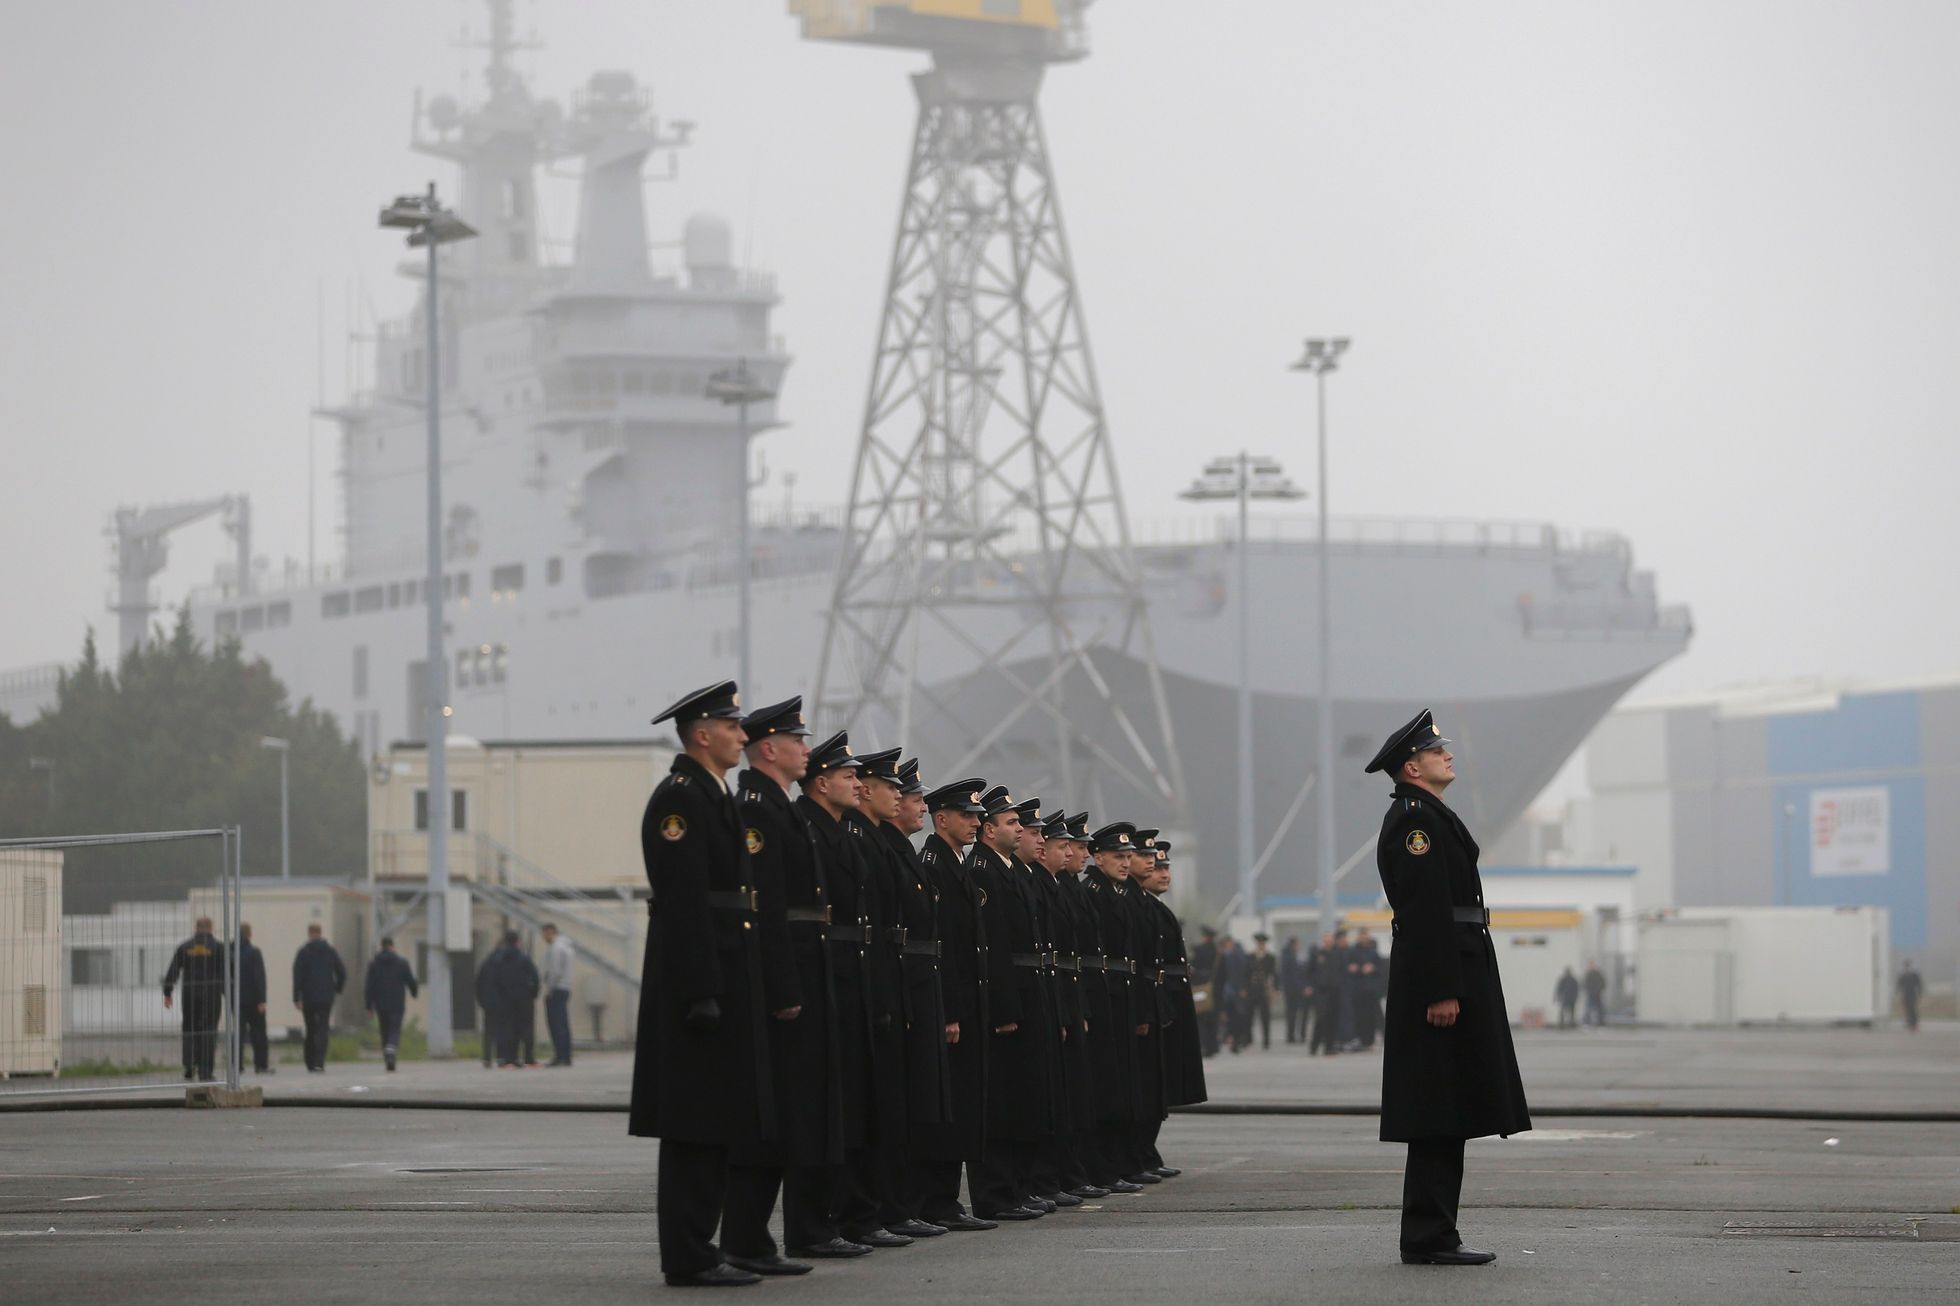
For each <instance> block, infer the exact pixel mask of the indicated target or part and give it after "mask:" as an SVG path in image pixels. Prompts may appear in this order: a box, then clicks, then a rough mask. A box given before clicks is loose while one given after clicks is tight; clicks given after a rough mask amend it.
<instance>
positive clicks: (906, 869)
mask: <svg viewBox="0 0 1960 1306" xmlns="http://www.w3.org/2000/svg"><path fill="white" fill-rule="evenodd" d="M872 833H873V834H874V835H875V836H876V838H877V841H878V846H879V848H880V849H881V850H882V851H883V852H884V856H885V866H886V873H887V875H888V876H889V877H890V879H891V883H892V886H893V903H894V905H895V907H896V908H897V912H898V923H899V927H900V928H901V929H903V930H904V931H905V933H904V936H903V938H902V939H901V940H900V943H899V950H900V953H901V958H900V975H901V977H902V979H903V982H904V985H905V1011H904V1016H905V1092H906V1101H905V1111H906V1119H907V1121H908V1122H909V1123H913V1124H937V1123H939V1122H941V1121H944V1120H947V1119H950V1118H951V1117H952V1114H953V1103H952V1089H951V1086H950V1085H949V1084H948V1083H947V1078H946V1075H947V1071H946V1003H945V999H944V998H943V997H942V996H941V994H940V991H939V951H938V950H939V941H938V940H939V925H938V919H937V918H938V911H937V908H938V900H939V894H938V891H937V890H936V889H934V888H933V886H932V884H931V883H930V882H929V881H928V880H927V879H926V875H925V871H924V869H923V868H922V867H921V866H920V865H919V854H918V853H917V851H915V850H914V849H913V847H912V841H911V840H910V839H908V838H906V837H905V835H904V834H903V833H902V832H901V831H900V830H899V828H898V827H897V826H895V825H892V824H890V823H888V822H880V823H879V824H878V825H877V826H876V827H875V828H874V829H873V831H872Z"/></svg>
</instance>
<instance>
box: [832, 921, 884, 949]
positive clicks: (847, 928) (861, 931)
mask: <svg viewBox="0 0 1960 1306" xmlns="http://www.w3.org/2000/svg"><path fill="white" fill-rule="evenodd" d="M823 936H824V937H825V938H826V939H829V940H830V941H831V942H832V943H855V944H857V945H859V946H860V947H862V946H863V945H865V944H867V943H873V942H876V940H877V937H878V927H877V926H875V925H859V924H855V923H853V924H850V925H829V926H826V927H825V928H824V932H823Z"/></svg>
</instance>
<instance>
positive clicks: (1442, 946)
mask: <svg viewBox="0 0 1960 1306" xmlns="http://www.w3.org/2000/svg"><path fill="white" fill-rule="evenodd" d="M1449 742H1450V741H1449V740H1447V739H1445V738H1443V735H1442V732H1441V730H1440V729H1438V728H1437V726H1436V724H1435V721H1434V720H1433V718H1432V717H1431V715H1430V713H1429V712H1428V711H1427V710H1426V709H1425V710H1424V711H1423V712H1422V713H1421V714H1420V715H1418V716H1417V717H1416V718H1415V720H1413V721H1411V722H1409V724H1408V725H1406V726H1404V727H1402V728H1401V729H1400V730H1398V731H1396V732H1395V733H1394V734H1393V735H1391V736H1390V737H1389V739H1388V742H1387V743H1385V744H1383V745H1382V749H1381V751H1380V752H1379V753H1377V754H1376V755H1375V758H1374V760H1373V761H1371V762H1369V764H1368V767H1367V770H1368V771H1369V772H1370V773H1373V772H1375V771H1384V772H1387V773H1388V775H1389V777H1390V779H1392V780H1393V781H1394V782H1395V792H1394V796H1393V798H1392V799H1391V800H1390V802H1389V808H1388V811H1387V812H1386V813H1385V814H1384V815H1383V817H1382V829H1381V837H1380V839H1379V840H1378V842H1377V843H1376V846H1375V864H1376V866H1377V868H1378V869H1379V870H1380V872H1381V880H1382V890H1383V892H1384V893H1385V894H1387V896H1388V902H1389V906H1390V907H1392V908H1393V909H1394V911H1395V924H1394V931H1395V934H1394V952H1393V964H1392V965H1391V966H1390V968H1389V980H1388V1013H1387V1018H1386V1020H1385V1022H1384V1038H1385V1047H1384V1049H1383V1055H1382V1123H1381V1136H1382V1138H1383V1140H1384V1141H1392V1142H1405V1143H1407V1144H1408V1145H1409V1162H1408V1168H1407V1170H1406V1172H1405V1174H1404V1177H1403V1186H1402V1231H1401V1247H1402V1259H1403V1260H1404V1261H1405V1262H1409V1263H1411V1264H1432V1265H1481V1264H1485V1263H1486V1262H1489V1261H1492V1260H1495V1259H1496V1257H1495V1256H1494V1255H1493V1254H1492V1253H1490V1252H1482V1251H1475V1250H1472V1249H1470V1248H1466V1247H1464V1246H1463V1240H1462V1239H1461V1238H1460V1237H1459V1236H1458V1234H1457V1229H1456V1214H1457V1200H1458V1196H1459V1194H1460V1193H1461V1191H1462V1188H1463V1143H1464V1140H1465V1139H1470V1138H1482V1137H1484V1136H1486V1135H1489V1134H1501V1135H1507V1136H1508V1135H1510V1134H1516V1133H1522V1132H1523V1131H1525V1130H1527V1129H1529V1128H1531V1115H1530V1112H1529V1110H1528V1109H1527V1108H1526V1106H1525V1100H1524V1085H1523V1082H1522V1080H1521V1078H1520V1077H1519V1074H1518V1059H1517V1054H1516V1052H1515V1051H1514V1050H1513V1049H1512V1046H1511V1027H1510V1023H1509V1017H1508V1015H1507V1014H1506V1008H1505V1005H1504V989H1503V986H1502V985H1501V984H1500V983H1499V980H1498V974H1497V952H1496V949H1495V948H1493V947H1492V946H1491V940H1490V929H1489V922H1490V917H1489V913H1488V912H1487V911H1486V910H1485V909H1484V892H1483V882H1482V879H1481V878H1480V877H1479V875H1478V873H1477V843H1476V840H1474V839H1472V838H1471V837H1470V831H1469V830H1468V829H1467V828H1465V826H1464V824H1463V822H1462V821H1461V820H1460V819H1458V817H1457V815H1456V813H1454V812H1452V811H1451V810H1450V809H1449V808H1448V807H1447V806H1446V805H1445V804H1444V803H1443V791H1444V790H1445V789H1446V788H1448V787H1449V785H1450V782H1451V781H1453V780H1454V779H1455V778H1456V769H1455V759H1454V758H1453V757H1452V756H1451V755H1450V751H1449Z"/></svg>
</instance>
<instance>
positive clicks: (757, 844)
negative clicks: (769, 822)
mask: <svg viewBox="0 0 1960 1306" xmlns="http://www.w3.org/2000/svg"><path fill="white" fill-rule="evenodd" d="M742 841H743V842H744V843H746V844H748V846H749V856H751V857H753V856H755V855H756V854H757V853H759V852H761V851H762V831H760V830H758V829H756V828H755V827H754V826H753V825H752V826H750V827H749V828H748V830H747V831H746V832H745V833H744V835H743V837H742Z"/></svg>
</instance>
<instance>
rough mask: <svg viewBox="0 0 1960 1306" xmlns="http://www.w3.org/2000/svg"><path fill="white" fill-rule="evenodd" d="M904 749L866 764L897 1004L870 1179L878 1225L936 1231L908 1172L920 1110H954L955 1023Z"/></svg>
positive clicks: (883, 1050)
mask: <svg viewBox="0 0 1960 1306" xmlns="http://www.w3.org/2000/svg"><path fill="white" fill-rule="evenodd" d="M903 751H904V750H902V749H898V748H888V749H885V750H884V751H883V752H878V753H866V754H863V755H862V757H861V758H860V760H861V761H862V762H863V763H864V765H863V767H862V768H861V769H860V770H859V771H858V778H859V779H860V780H861V781H862V782H863V786H864V796H863V802H862V804H861V806H860V808H859V811H858V813H857V816H858V820H859V822H860V824H861V826H862V836H863V844H864V853H865V859H866V862H867V863H868V864H869V865H870V866H871V867H872V869H873V871H874V872H875V878H876V879H877V880H878V886H879V893H880V911H879V917H878V919H879V925H880V932H879V943H880V945H881V949H882V953H881V955H882V957H883V960H884V963H885V964H884V967H883V972H884V980H885V983H886V984H888V985H889V987H890V990H891V998H892V1001H893V1004H894V1005H895V1006H896V1008H897V1019H896V1020H895V1022H894V1023H893V1025H892V1026H891V1027H890V1028H889V1029H882V1030H880V1031H879V1045H878V1055H877V1071H878V1104H877V1111H878V1138H877V1145H876V1147H875V1148H874V1149H873V1155H874V1158H875V1160H874V1171H873V1173H872V1174H870V1175H869V1176H868V1177H867V1179H866V1184H867V1187H868V1188H869V1189H870V1193H871V1196H872V1198H873V1199H874V1201H875V1202H876V1215H877V1222H878V1225H879V1226H880V1227H882V1228H883V1229H884V1230H885V1231H886V1232H888V1233H892V1234H896V1235H899V1236H900V1237H910V1238H937V1237H939V1236H940V1235H942V1234H944V1233H945V1232H946V1231H945V1230H944V1229H941V1228H940V1227H939V1226H938V1225H936V1224H928V1223H926V1222H925V1221H923V1220H920V1219H919V1218H918V1217H917V1213H916V1206H915V1202H914V1199H913V1196H912V1193H911V1185H910V1183H909V1180H908V1177H907V1176H908V1174H909V1171H910V1165H909V1160H908V1157H907V1143H908V1141H909V1140H908V1135H909V1126H910V1122H911V1119H912V1116H913V1114H914V1112H915V1111H923V1112H924V1113H925V1118H926V1119H928V1120H943V1119H944V1118H945V1116H946V1114H947V1113H946V1110H945V1107H944V1103H943V1101H942V1100H941V1095H942V1094H943V1093H944V1091H945V1081H944V1077H943V1075H942V1074H941V1068H942V1060H941V1059H942V1058H943V1057H944V1054H945V1047H946V1035H945V1028H946V1026H945V1018H944V1010H943V1006H942V1004H941V1002H940V999H939V977H938V964H939V962H938V957H937V955H936V954H937V949H938V944H937V942H936V941H935V939H934V937H933V929H934V927H933V911H932V892H931V890H930V888H929V887H928V886H927V884H926V882H925V877H924V876H923V875H922V874H920V872H919V865H918V855H917V854H916V853H915V852H914V851H913V849H912V843H911V840H909V839H907V838H906V837H905V835H904V834H903V833H902V832H901V831H900V830H899V828H898V825H897V824H896V823H897V821H898V820H899V816H900V812H901V810H902V809H903V808H904V807H905V806H906V795H905V782H904V780H903V779H902V778H901V776H900V774H899V768H900V766H901V762H900V755H901V754H902V752H903ZM915 935H916V937H915ZM915 1070H916V1073H917V1074H918V1075H920V1076H930V1077H931V1082H930V1083H929V1084H919V1085H916V1086H915V1085H914V1084H913V1083H912V1079H913V1077H914V1073H915ZM922 1099H923V1100H922Z"/></svg>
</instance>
